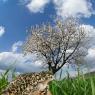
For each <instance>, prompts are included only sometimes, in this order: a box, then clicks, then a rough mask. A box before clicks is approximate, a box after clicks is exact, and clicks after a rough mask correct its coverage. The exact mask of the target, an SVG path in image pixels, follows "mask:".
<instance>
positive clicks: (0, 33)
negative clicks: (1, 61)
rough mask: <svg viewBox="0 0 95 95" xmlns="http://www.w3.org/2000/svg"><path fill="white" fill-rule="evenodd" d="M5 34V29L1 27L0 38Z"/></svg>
mask: <svg viewBox="0 0 95 95" xmlns="http://www.w3.org/2000/svg"><path fill="white" fill-rule="evenodd" d="M4 33H5V27H4V26H0V37H1V36H2V35H3V34H4Z"/></svg>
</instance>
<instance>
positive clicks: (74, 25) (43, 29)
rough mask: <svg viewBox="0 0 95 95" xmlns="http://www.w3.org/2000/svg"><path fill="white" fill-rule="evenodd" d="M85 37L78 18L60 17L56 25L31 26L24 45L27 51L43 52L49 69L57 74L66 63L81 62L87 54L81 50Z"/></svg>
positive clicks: (42, 54)
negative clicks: (61, 18) (63, 18)
mask: <svg viewBox="0 0 95 95" xmlns="http://www.w3.org/2000/svg"><path fill="white" fill-rule="evenodd" d="M85 38H86V37H85V32H84V29H83V28H82V27H80V24H79V21H78V20H77V19H75V18H67V19H65V20H64V21H63V20H60V19H58V20H56V22H55V24H54V25H52V24H50V23H48V24H43V25H36V26H35V27H31V29H30V30H29V36H28V37H27V40H26V42H25V43H24V46H23V47H24V51H25V52H26V53H28V52H30V53H33V52H37V53H39V54H41V56H43V57H44V58H45V59H46V64H47V65H48V69H49V70H51V71H52V72H53V73H54V74H55V73H56V72H57V71H58V70H60V69H61V68H62V67H63V66H64V64H66V63H69V64H71V63H79V62H80V59H82V58H83V56H85V53H84V52H82V51H81V50H82V48H83V47H84V41H85Z"/></svg>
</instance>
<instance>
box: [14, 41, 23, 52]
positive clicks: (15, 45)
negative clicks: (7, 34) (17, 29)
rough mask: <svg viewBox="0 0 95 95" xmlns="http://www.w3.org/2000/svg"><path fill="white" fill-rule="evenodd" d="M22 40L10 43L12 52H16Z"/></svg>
mask: <svg viewBox="0 0 95 95" xmlns="http://www.w3.org/2000/svg"><path fill="white" fill-rule="evenodd" d="M22 44H23V42H22V41H18V42H15V43H14V44H13V45H12V52H17V50H18V48H19V47H20V46H22Z"/></svg>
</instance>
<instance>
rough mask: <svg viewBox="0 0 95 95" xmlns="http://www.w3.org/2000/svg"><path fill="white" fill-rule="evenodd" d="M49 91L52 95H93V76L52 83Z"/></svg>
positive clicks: (94, 91) (94, 78) (94, 82)
mask: <svg viewBox="0 0 95 95" xmlns="http://www.w3.org/2000/svg"><path fill="white" fill-rule="evenodd" d="M50 90H51V92H52V94H53V95H95V76H94V75H93V76H87V75H86V76H84V75H81V76H78V77H76V78H65V79H63V80H61V81H52V83H51V84H50Z"/></svg>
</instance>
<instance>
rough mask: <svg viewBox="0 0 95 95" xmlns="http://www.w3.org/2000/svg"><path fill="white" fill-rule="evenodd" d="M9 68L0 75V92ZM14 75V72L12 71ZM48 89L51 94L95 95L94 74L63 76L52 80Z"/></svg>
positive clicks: (6, 79)
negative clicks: (57, 79) (58, 79)
mask: <svg viewBox="0 0 95 95" xmlns="http://www.w3.org/2000/svg"><path fill="white" fill-rule="evenodd" d="M9 71H10V70H9V69H8V70H6V72H5V73H3V74H1V77H0V92H1V91H3V90H4V89H5V88H6V86H7V85H8V84H9V82H8V73H9ZM13 77H14V73H13ZM50 91H51V92H52V94H53V95H95V74H93V75H90V74H89V75H87V74H86V76H84V75H81V76H78V77H76V78H69V77H68V78H65V79H63V80H61V81H52V82H51V83H50Z"/></svg>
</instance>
